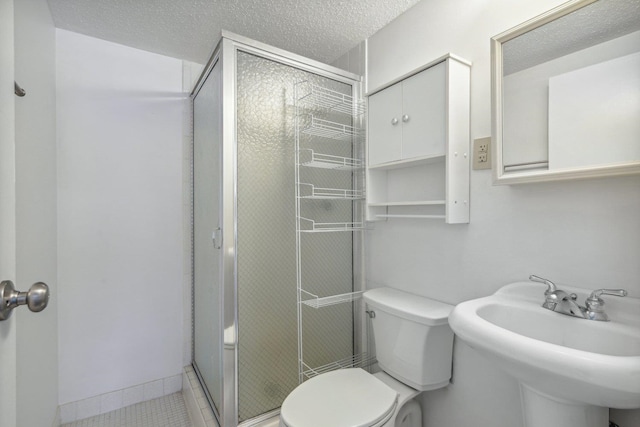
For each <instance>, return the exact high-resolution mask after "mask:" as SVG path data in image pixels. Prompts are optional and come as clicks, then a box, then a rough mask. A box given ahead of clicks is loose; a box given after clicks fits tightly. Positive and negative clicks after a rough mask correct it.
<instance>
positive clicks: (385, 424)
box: [280, 288, 453, 427]
mask: <svg viewBox="0 0 640 427" xmlns="http://www.w3.org/2000/svg"><path fill="white" fill-rule="evenodd" d="M363 298H364V301H365V302H366V303H367V305H368V306H369V310H370V311H373V312H374V313H375V314H374V316H373V318H372V322H371V323H372V326H373V331H374V337H375V342H376V357H377V360H378V364H379V366H380V368H381V369H382V371H381V372H377V373H375V374H370V373H368V372H366V371H365V370H363V369H361V368H348V369H341V370H337V371H332V372H328V373H325V374H321V375H318V376H316V377H313V378H311V379H310V380H308V381H306V382H304V383H302V384H300V385H299V386H298V387H297V388H296V389H295V390H293V391H292V392H291V393H290V394H289V396H287V398H286V399H285V401H284V402H283V404H282V407H281V409H280V427H420V426H422V414H421V410H420V405H418V403H417V402H416V401H415V400H413V398H414V397H415V396H417V395H418V394H419V393H420V392H422V391H425V390H433V389H436V388H441V387H445V386H446V385H447V384H449V379H450V378H451V357H452V348H453V332H452V331H451V329H450V328H449V324H448V316H449V313H450V312H451V310H452V309H453V306H451V305H449V304H444V303H442V302H439V301H434V300H430V299H428V298H423V297H420V296H417V295H413V294H409V293H406V292H403V291H399V290H397V289H391V288H379V289H373V290H371V291H367V292H365V293H364V296H363Z"/></svg>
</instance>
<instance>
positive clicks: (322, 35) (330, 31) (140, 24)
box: [48, 0, 419, 63]
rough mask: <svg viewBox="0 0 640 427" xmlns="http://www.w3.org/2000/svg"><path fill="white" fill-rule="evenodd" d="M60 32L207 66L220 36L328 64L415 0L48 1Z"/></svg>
mask: <svg viewBox="0 0 640 427" xmlns="http://www.w3.org/2000/svg"><path fill="white" fill-rule="evenodd" d="M48 1H49V7H50V9H51V14H52V15H53V20H54V23H55V25H56V27H58V28H62V29H66V30H70V31H74V32H77V33H81V34H85V35H88V36H92V37H97V38H100V39H104V40H108V41H112V42H115V43H120V44H123V45H127V46H131V47H135V48H139V49H144V50H147V51H150V52H155V53H160V54H163V55H168V56H172V57H175V58H180V59H186V60H190V61H194V62H199V63H205V62H206V61H207V59H208V56H209V55H210V53H211V50H212V49H213V47H214V44H215V43H216V42H217V39H218V37H219V35H220V31H221V30H229V31H232V32H234V33H237V34H240V35H243V36H247V37H250V38H252V39H255V40H259V41H261V42H264V43H268V44H271V45H274V46H276V47H279V48H282V49H286V50H289V51H291V52H294V53H297V54H300V55H304V56H307V57H309V58H312V59H315V60H318V61H322V62H325V63H329V62H332V61H333V60H335V59H336V58H338V57H339V56H341V55H342V54H343V53H345V52H346V51H347V50H349V49H350V48H352V47H353V46H355V45H356V44H357V43H359V42H360V41H362V40H363V39H365V38H367V37H369V36H371V35H372V34H373V33H375V32H376V31H377V30H379V29H380V28H382V27H383V26H384V25H386V24H387V23H389V22H390V21H392V20H393V19H394V18H396V17H397V16H398V15H400V14H401V13H402V12H404V11H405V10H407V9H408V8H410V7H411V6H413V5H414V4H415V3H417V2H418V1H419V0H392V1H389V0H348V1H347V0H48Z"/></svg>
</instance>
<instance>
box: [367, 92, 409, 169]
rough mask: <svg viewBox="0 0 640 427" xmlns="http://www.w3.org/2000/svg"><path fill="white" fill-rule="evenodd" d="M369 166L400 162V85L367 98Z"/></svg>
mask: <svg viewBox="0 0 640 427" xmlns="http://www.w3.org/2000/svg"><path fill="white" fill-rule="evenodd" d="M368 138H369V141H368V145H369V166H375V165H379V164H381V163H388V162H394V161H397V160H400V157H401V154H402V84H401V83H398V84H395V85H393V86H391V87H388V88H387V89H384V90H383V91H380V92H378V93H376V94H374V95H371V96H370V97H369V135H368Z"/></svg>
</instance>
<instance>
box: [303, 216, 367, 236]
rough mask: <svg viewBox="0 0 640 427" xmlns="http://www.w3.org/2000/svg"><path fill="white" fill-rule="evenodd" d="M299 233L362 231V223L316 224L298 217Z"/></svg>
mask: <svg viewBox="0 0 640 427" xmlns="http://www.w3.org/2000/svg"><path fill="white" fill-rule="evenodd" d="M298 219H299V221H300V230H299V231H300V232H301V233H330V232H338V231H359V230H364V222H316V221H314V220H312V219H309V218H304V217H301V216H300V217H298Z"/></svg>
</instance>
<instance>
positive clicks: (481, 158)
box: [473, 136, 491, 170]
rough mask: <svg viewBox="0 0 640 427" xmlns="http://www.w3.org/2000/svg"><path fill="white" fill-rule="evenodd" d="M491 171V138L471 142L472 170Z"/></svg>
mask: <svg viewBox="0 0 640 427" xmlns="http://www.w3.org/2000/svg"><path fill="white" fill-rule="evenodd" d="M480 169H491V137H490V136H488V137H486V138H478V139H474V140H473V170H480Z"/></svg>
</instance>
